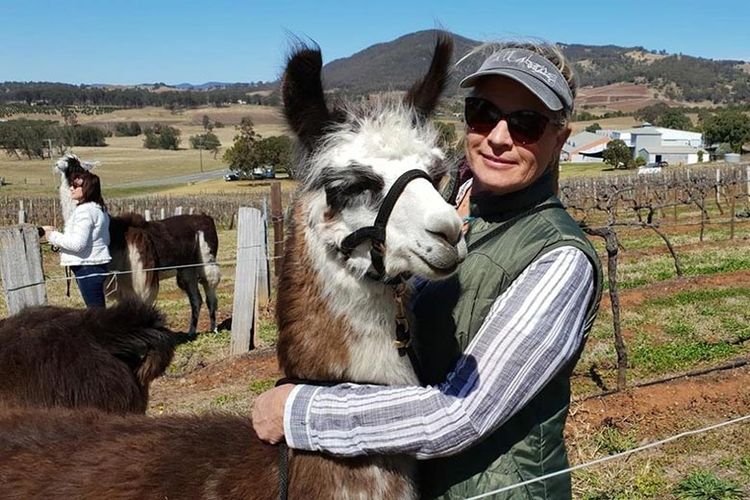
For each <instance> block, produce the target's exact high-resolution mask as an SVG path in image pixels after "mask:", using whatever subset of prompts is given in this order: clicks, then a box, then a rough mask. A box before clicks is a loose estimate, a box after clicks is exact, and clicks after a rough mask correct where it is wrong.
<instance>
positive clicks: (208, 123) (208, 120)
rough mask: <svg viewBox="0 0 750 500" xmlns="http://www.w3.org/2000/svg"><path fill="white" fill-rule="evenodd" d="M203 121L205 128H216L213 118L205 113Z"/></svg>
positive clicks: (209, 129)
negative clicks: (212, 122)
mask: <svg viewBox="0 0 750 500" xmlns="http://www.w3.org/2000/svg"><path fill="white" fill-rule="evenodd" d="M201 123H202V124H203V130H208V131H209V132H210V131H211V130H213V128H214V126H213V125H212V124H211V118H209V117H208V115H203V118H202V120H201Z"/></svg>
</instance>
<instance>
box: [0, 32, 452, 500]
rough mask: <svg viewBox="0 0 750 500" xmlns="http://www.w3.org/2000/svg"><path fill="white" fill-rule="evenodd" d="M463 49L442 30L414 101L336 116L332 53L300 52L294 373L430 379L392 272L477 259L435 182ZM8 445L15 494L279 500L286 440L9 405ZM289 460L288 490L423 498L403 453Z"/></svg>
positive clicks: (437, 273) (2, 435)
mask: <svg viewBox="0 0 750 500" xmlns="http://www.w3.org/2000/svg"><path fill="white" fill-rule="evenodd" d="M451 50H452V43H451V40H450V38H448V37H447V36H441V37H440V38H439V39H438V42H437V45H436V48H435V53H434V55H433V59H432V63H431V65H430V69H429V71H428V72H427V74H426V75H425V76H424V77H423V79H421V80H419V81H418V82H416V83H415V84H414V85H413V86H412V88H411V90H410V91H409V92H408V93H407V94H406V97H405V99H404V102H403V103H388V102H385V101H382V102H381V101H376V100H371V101H368V102H367V103H363V105H362V106H361V107H355V106H350V107H348V108H345V109H337V110H333V111H332V110H329V108H328V106H327V104H326V102H325V99H324V94H323V90H322V84H321V78H320V76H321V75H320V73H321V68H322V60H321V55H320V51H319V50H317V49H313V48H307V47H300V48H299V49H298V50H297V51H296V52H295V53H294V54H293V55H292V57H291V58H290V60H289V62H288V64H287V68H286V72H285V75H284V80H283V86H282V91H283V97H284V111H285V114H286V118H287V121H288V123H289V125H290V128H291V129H292V130H293V131H294V132H295V133H296V135H297V137H298V138H299V140H300V142H301V145H302V148H303V149H304V151H303V153H302V158H301V162H300V169H302V170H303V172H302V174H301V175H302V181H301V184H300V189H299V192H298V194H297V196H296V198H295V202H294V207H293V211H292V212H293V214H294V215H293V218H294V221H293V224H292V228H291V234H290V237H289V241H288V245H287V248H286V253H285V256H284V263H283V270H282V276H281V278H280V285H279V290H278V296H279V298H278V311H279V313H278V315H279V351H278V355H279V363H280V365H281V368H282V369H283V371H284V373H285V375H287V376H289V377H294V378H301V379H310V380H319V381H334V382H336V381H356V382H362V383H377V384H410V383H411V384H413V383H416V382H417V377H416V375H415V373H414V370H413V369H412V367H411V364H410V363H409V357H408V356H404V355H402V354H403V353H402V352H400V350H399V349H397V348H396V347H395V346H394V340H395V336H396V330H397V321H396V318H397V311H398V309H399V303H398V297H397V292H396V289H395V287H394V286H393V285H392V284H391V283H392V282H394V281H397V279H398V278H399V277H403V276H405V275H408V274H414V275H419V276H423V277H424V278H427V279H439V278H443V277H447V276H448V275H450V274H451V273H452V272H453V271H454V270H455V268H456V266H457V265H458V263H459V262H460V261H461V260H462V258H463V257H464V256H465V252H466V247H465V244H464V242H463V239H462V237H461V229H460V226H461V222H460V219H459V218H458V216H457V215H456V213H455V211H454V210H453V208H452V207H451V206H450V205H449V204H447V203H445V202H444V201H443V200H442V198H441V197H440V195H439V194H438V192H437V191H436V190H435V189H434V187H433V184H435V183H437V181H438V180H439V179H440V178H441V177H442V175H443V174H444V171H445V169H444V166H443V155H442V152H441V151H440V150H439V149H438V148H437V146H436V143H437V134H436V132H435V130H434V129H433V128H432V126H431V125H430V124H429V123H428V121H427V117H428V116H429V114H430V113H431V112H432V111H433V110H434V108H435V105H436V103H437V100H438V97H439V95H440V93H441V91H442V88H443V86H444V84H445V81H446V78H447V66H448V64H449V60H450V57H451ZM392 188H393V189H392ZM381 208H383V210H381ZM389 208H392V212H391V213H390V216H388V213H387V212H388V209H389ZM384 213H385V215H383V214H384ZM383 219H385V220H383ZM373 220H374V221H375V224H374V225H372V224H373ZM0 451H2V452H0V478H2V479H3V482H4V484H5V488H4V493H6V492H11V493H10V498H28V497H43V498H63V497H65V498H114V499H122V498H133V499H135V498H238V499H239V498H258V499H260V498H263V499H272V498H278V497H279V465H278V464H279V451H278V449H277V448H276V447H273V446H269V445H266V444H264V443H261V442H260V441H259V440H258V439H257V437H256V436H255V434H254V432H253V431H252V427H251V424H250V422H249V419H248V418H246V417H242V416H228V415H224V416H221V415H204V416H170V417H161V418H154V419H149V418H147V417H141V416H128V417H127V418H122V417H120V418H118V417H113V416H111V415H105V414H102V413H93V412H91V413H90V412H85V413H83V412H79V413H68V412H64V411H61V410H57V411H51V410H46V411H44V412H28V411H22V410H18V411H13V412H7V411H6V412H0ZM288 466H289V469H288V477H289V491H288V493H289V498H294V499H308V498H315V499H329V498H368V499H412V498H415V497H416V496H417V493H416V489H415V484H414V480H413V469H414V468H415V467H414V466H415V462H414V460H413V459H412V458H409V457H405V456H379V457H374V456H368V457H359V458H354V459H351V458H347V459H343V458H334V457H331V456H325V455H318V454H314V453H306V452H296V451H291V452H290V454H289V464H288Z"/></svg>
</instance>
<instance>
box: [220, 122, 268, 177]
mask: <svg viewBox="0 0 750 500" xmlns="http://www.w3.org/2000/svg"><path fill="white" fill-rule="evenodd" d="M235 128H236V130H237V132H238V134H237V135H235V136H234V143H233V144H232V146H231V147H230V148H229V149H227V150H226V151H224V156H223V159H224V161H225V162H227V164H229V168H231V169H232V170H242V171H245V172H250V171H252V169H253V168H254V167H255V166H259V165H256V164H255V163H254V162H255V159H254V158H253V146H255V143H256V142H258V140H260V135H258V133H257V132H255V129H254V127H253V120H252V119H250V117H247V116H246V117H244V118H242V120H240V124H239V125H237V126H236V127H235Z"/></svg>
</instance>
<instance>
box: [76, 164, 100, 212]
mask: <svg viewBox="0 0 750 500" xmlns="http://www.w3.org/2000/svg"><path fill="white" fill-rule="evenodd" d="M77 179H81V183H82V184H81V191H82V192H83V193H82V194H83V198H82V199H81V203H87V202H89V201H93V202H94V203H97V204H99V205H100V206H101V207H102V210H104V211H105V212H106V211H107V205H106V204H105V203H104V198H102V185H101V182H100V181H99V176H98V175H96V174H92V173H91V172H82V173H78V174H75V175H73V178H72V179H71V182H76V180H77Z"/></svg>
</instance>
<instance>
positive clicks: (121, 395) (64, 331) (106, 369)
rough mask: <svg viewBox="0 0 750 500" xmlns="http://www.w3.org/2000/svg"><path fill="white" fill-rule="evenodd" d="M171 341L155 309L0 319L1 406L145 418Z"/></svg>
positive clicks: (28, 312) (64, 311)
mask: <svg viewBox="0 0 750 500" xmlns="http://www.w3.org/2000/svg"><path fill="white" fill-rule="evenodd" d="M175 339H176V336H175V334H173V333H172V332H170V331H169V330H167V329H166V328H165V327H164V318H163V317H162V315H161V314H160V313H159V312H158V311H157V310H156V309H155V308H154V307H153V306H147V305H144V304H142V303H130V302H123V303H120V304H117V305H116V306H114V307H112V308H109V309H104V308H96V309H71V308H65V307H52V306H38V307H29V308H26V309H24V310H23V311H21V312H19V313H18V314H16V315H14V316H11V317H9V318H7V319H4V320H2V321H0V407H8V406H33V407H53V406H66V407H70V408H80V407H92V408H98V409H101V410H104V411H108V412H114V413H145V411H146V407H147V405H148V391H149V385H150V384H151V381H152V380H154V379H155V378H156V377H158V376H160V375H161V374H162V373H164V370H165V369H166V368H167V366H168V365H169V363H170V362H171V360H172V356H173V354H174V348H175Z"/></svg>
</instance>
